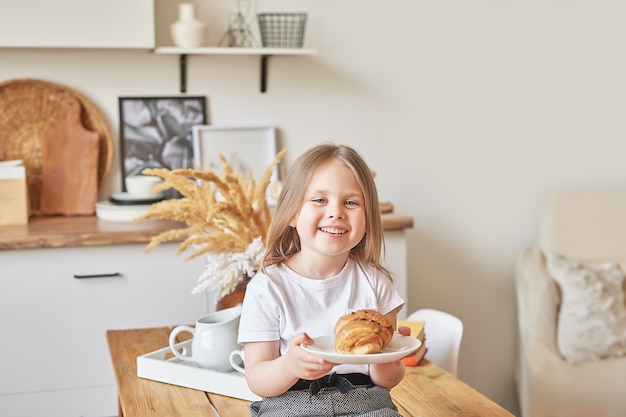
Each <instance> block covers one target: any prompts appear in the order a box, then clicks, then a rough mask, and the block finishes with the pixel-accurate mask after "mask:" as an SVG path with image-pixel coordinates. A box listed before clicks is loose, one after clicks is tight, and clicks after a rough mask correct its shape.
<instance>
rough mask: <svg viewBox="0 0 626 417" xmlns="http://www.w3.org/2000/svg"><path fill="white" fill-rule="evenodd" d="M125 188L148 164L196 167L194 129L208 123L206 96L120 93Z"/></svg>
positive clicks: (150, 166)
mask: <svg viewBox="0 0 626 417" xmlns="http://www.w3.org/2000/svg"><path fill="white" fill-rule="evenodd" d="M119 118H120V157H121V165H120V167H121V177H122V191H123V192H125V191H126V177H128V176H134V175H141V172H142V171H143V170H144V169H146V168H168V169H178V168H192V166H193V161H194V155H193V131H192V128H193V126H195V125H206V123H207V117H206V96H156V97H145V96H144V97H119Z"/></svg>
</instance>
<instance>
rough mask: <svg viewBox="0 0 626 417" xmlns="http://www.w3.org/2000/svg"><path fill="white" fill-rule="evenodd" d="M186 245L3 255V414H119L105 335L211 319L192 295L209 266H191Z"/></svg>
mask: <svg viewBox="0 0 626 417" xmlns="http://www.w3.org/2000/svg"><path fill="white" fill-rule="evenodd" d="M177 246H178V244H174V243H172V244H161V245H159V246H157V247H156V248H155V249H154V250H153V251H151V252H150V253H148V254H144V249H145V244H124V245H112V246H90V247H68V248H56V249H53V248H43V249H26V250H8V251H0V320H1V322H2V327H1V328H2V343H0V369H1V371H0V415H2V416H12V417H22V416H24V417H27V416H28V417H30V416H47V417H56V416H59V417H61V416H63V417H71V416H76V417H78V416H83V417H89V416H99V417H101V416H113V415H116V414H117V394H116V388H115V379H114V376H113V371H112V366H111V360H110V357H109V352H108V348H107V342H106V331H107V330H109V329H128V328H142V327H155V326H168V325H177V324H182V323H189V324H191V323H193V322H194V321H195V319H196V318H198V317H200V316H201V315H203V314H205V313H206V312H207V305H206V304H207V303H206V300H207V297H205V296H203V295H191V294H190V292H191V289H192V288H193V286H194V284H195V282H196V279H197V277H198V276H199V274H200V272H201V270H202V266H203V262H204V259H203V258H197V259H195V260H192V261H189V262H186V261H185V260H184V255H181V256H179V257H176V256H175V252H176V248H177ZM112 273H119V276H113V277H102V278H83V279H77V278H74V275H75V274H78V275H94V274H96V275H97V274H112Z"/></svg>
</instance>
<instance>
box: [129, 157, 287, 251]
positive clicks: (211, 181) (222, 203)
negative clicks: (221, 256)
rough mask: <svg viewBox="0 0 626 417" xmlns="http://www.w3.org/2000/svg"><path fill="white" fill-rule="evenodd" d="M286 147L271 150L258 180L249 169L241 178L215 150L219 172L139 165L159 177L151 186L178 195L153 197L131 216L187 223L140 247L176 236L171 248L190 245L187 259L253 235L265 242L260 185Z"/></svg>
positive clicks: (244, 243) (230, 247) (233, 247)
mask: <svg viewBox="0 0 626 417" xmlns="http://www.w3.org/2000/svg"><path fill="white" fill-rule="evenodd" d="M286 153H287V150H286V149H284V150H282V151H281V152H279V153H278V154H277V155H276V159H275V160H274V162H272V163H271V164H270V165H269V166H268V167H267V169H266V170H265V173H264V175H263V177H262V178H261V180H260V181H259V182H258V183H256V182H255V181H254V178H253V177H252V174H251V173H248V175H247V178H245V177H244V176H243V175H241V174H239V173H237V172H235V171H233V169H232V167H231V166H230V165H229V164H228V162H227V161H226V159H225V158H224V156H223V155H221V154H220V155H219V158H220V160H221V161H222V169H223V172H222V174H220V175H219V176H218V175H217V174H215V172H213V171H212V170H206V171H202V170H198V169H176V170H169V169H165V168H149V169H145V170H144V171H143V173H144V174H146V175H153V176H157V177H161V178H163V180H164V181H163V182H162V183H160V184H159V185H158V186H157V187H156V188H155V191H157V190H166V189H168V188H175V189H176V190H178V191H179V192H180V193H181V194H182V195H183V198H179V199H171V200H164V201H161V202H158V203H155V204H153V205H152V206H151V207H150V209H149V210H148V212H147V213H146V214H144V215H142V216H140V217H137V218H136V219H135V221H142V220H148V219H167V220H176V221H179V222H183V223H186V224H187V227H186V228H181V229H174V230H169V231H166V232H163V233H161V234H159V235H157V236H155V237H154V238H152V240H151V241H150V243H149V245H148V246H147V247H146V252H149V251H150V250H152V249H153V248H154V247H156V246H157V245H159V244H160V243H163V242H169V241H173V240H182V241H183V242H182V243H181V244H180V246H179V247H178V250H177V252H176V254H177V255H179V254H181V253H182V252H184V251H185V250H186V249H188V248H189V247H193V248H195V249H196V250H195V251H194V252H193V253H192V254H191V255H189V256H188V257H187V259H186V260H190V259H193V258H195V257H197V256H200V255H203V254H207V253H209V252H244V251H246V249H247V248H248V246H249V245H250V244H251V243H252V241H253V240H254V239H255V238H257V237H261V239H262V241H263V245H265V244H266V243H267V242H266V239H267V232H268V229H269V224H270V221H271V215H270V209H269V207H268V205H267V199H266V190H267V187H268V186H269V184H270V178H271V175H272V171H273V170H274V168H275V167H276V165H277V164H278V163H280V161H281V160H282V159H283V157H284V156H285V154H286Z"/></svg>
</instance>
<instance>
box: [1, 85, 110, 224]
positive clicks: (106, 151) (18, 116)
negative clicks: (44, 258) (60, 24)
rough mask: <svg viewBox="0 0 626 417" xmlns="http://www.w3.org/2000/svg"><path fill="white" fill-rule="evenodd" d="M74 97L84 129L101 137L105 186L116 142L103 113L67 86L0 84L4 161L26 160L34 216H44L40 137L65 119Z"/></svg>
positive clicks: (100, 179)
mask: <svg viewBox="0 0 626 417" xmlns="http://www.w3.org/2000/svg"><path fill="white" fill-rule="evenodd" d="M70 97H71V98H75V99H77V100H78V101H79V102H80V103H81V107H82V109H81V122H82V124H83V126H84V127H85V128H86V129H87V130H90V131H94V132H96V133H98V135H99V137H100V152H99V160H98V185H99V186H101V185H102V184H103V183H104V180H105V179H106V176H107V174H108V173H109V170H110V169H111V162H112V159H113V141H112V138H111V133H110V131H109V128H108V127H107V125H106V123H105V120H104V118H103V116H102V114H101V113H100V111H98V109H97V108H96V107H95V106H94V105H93V104H92V103H91V102H90V101H89V100H88V99H87V98H85V97H84V96H83V95H81V94H79V93H78V92H76V91H74V90H72V89H71V88H69V87H66V86H64V85H60V84H54V83H51V82H48V81H42V80H36V79H18V80H11V81H6V82H4V83H0V161H7V160H12V159H22V160H23V161H24V166H25V167H26V181H27V184H28V194H29V198H30V208H31V214H40V203H41V182H42V181H41V180H42V179H41V172H42V168H41V164H42V157H41V138H40V134H41V132H43V131H45V130H48V129H50V128H52V127H54V126H55V124H56V123H58V122H59V121H60V120H61V111H62V110H63V108H64V107H63V103H65V102H66V99H67V98H70Z"/></svg>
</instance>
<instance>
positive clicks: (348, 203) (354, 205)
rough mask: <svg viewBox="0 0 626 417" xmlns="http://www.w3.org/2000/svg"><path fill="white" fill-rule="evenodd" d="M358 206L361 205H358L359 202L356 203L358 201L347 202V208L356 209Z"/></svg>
mask: <svg viewBox="0 0 626 417" xmlns="http://www.w3.org/2000/svg"><path fill="white" fill-rule="evenodd" d="M358 205H359V203H358V202H356V201H354V200H348V201H346V206H353V207H356V206H358Z"/></svg>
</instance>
